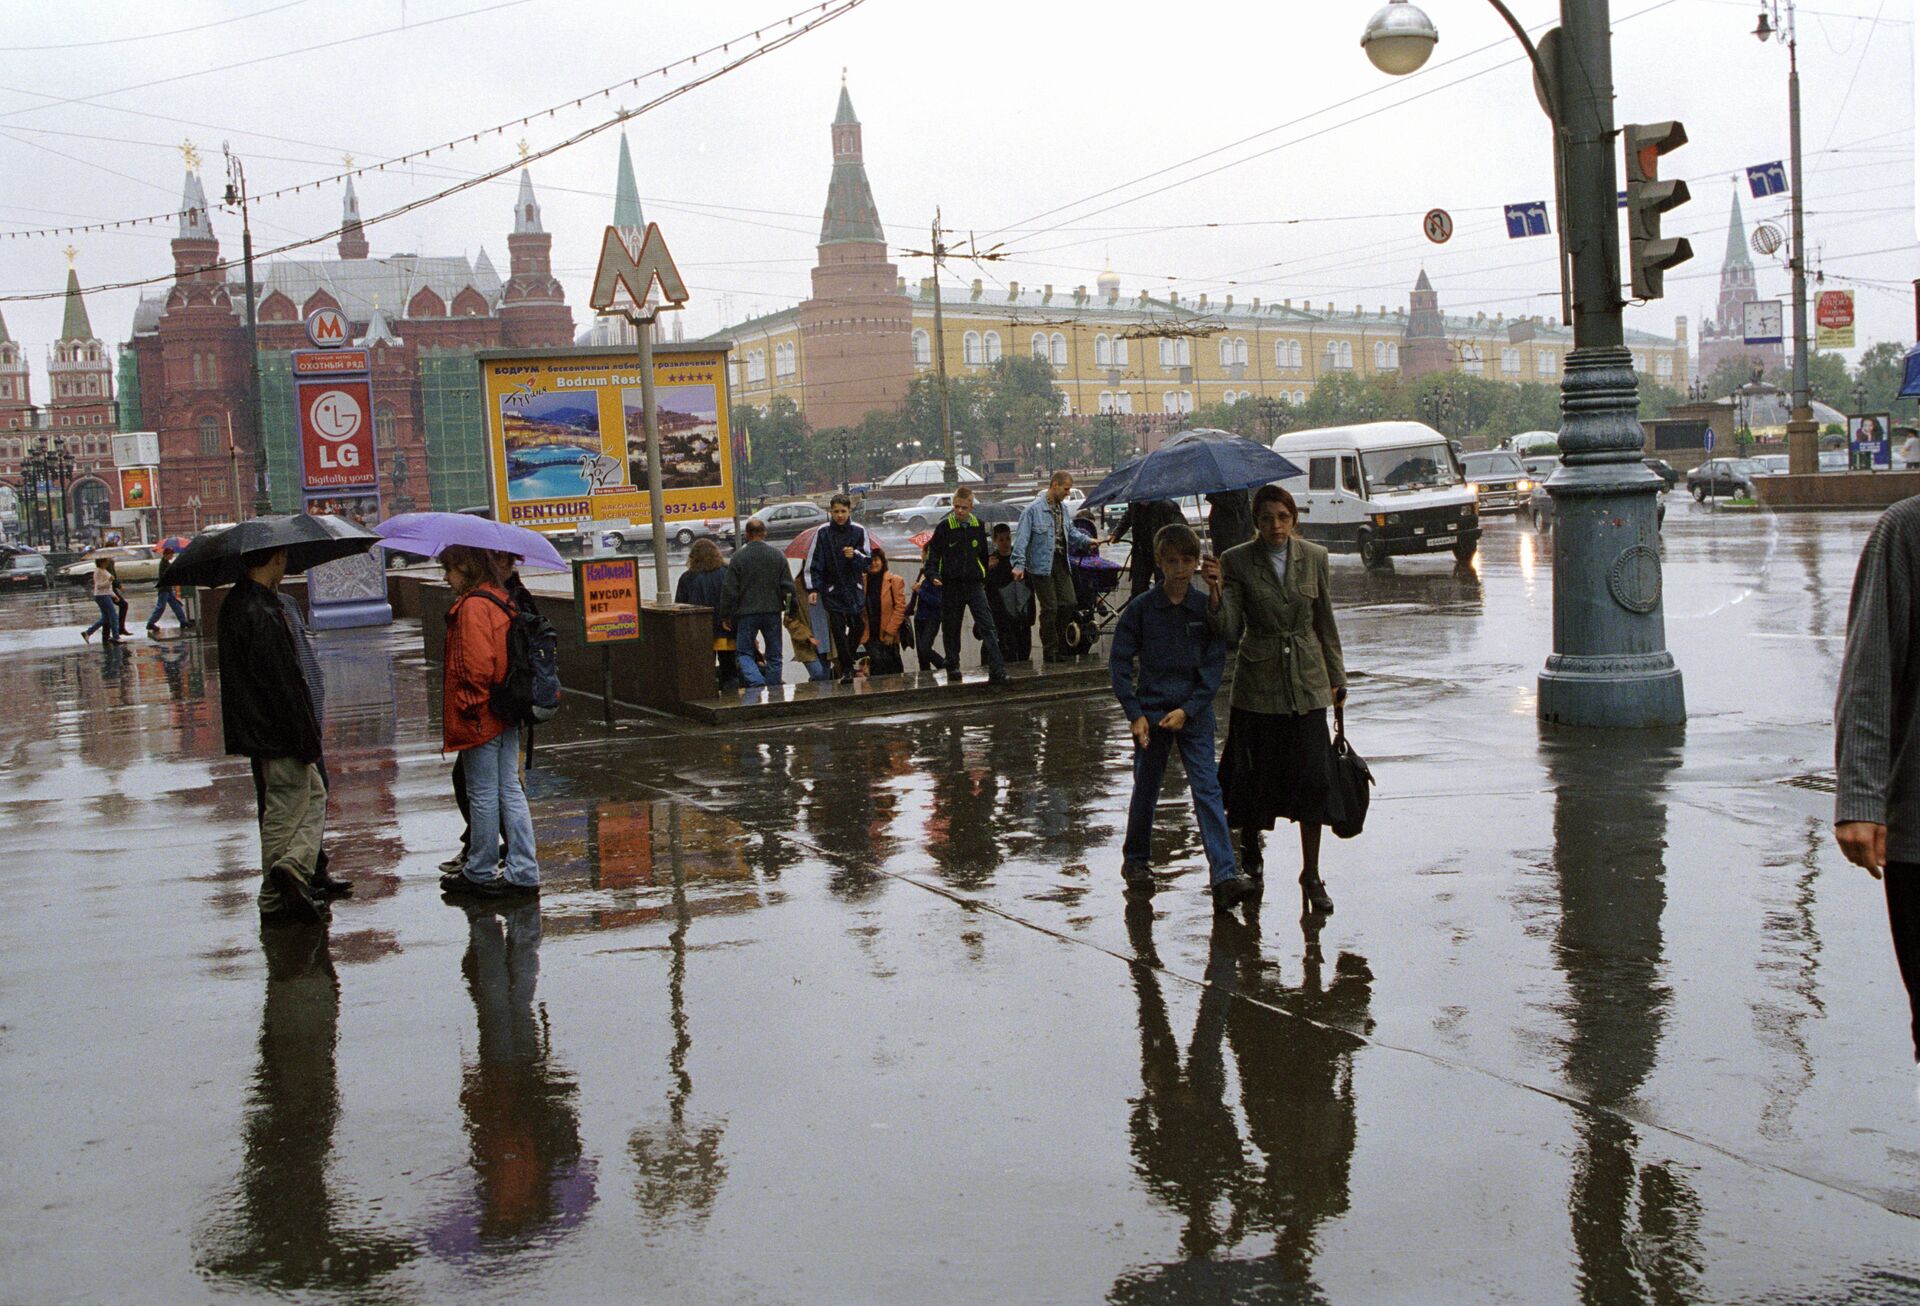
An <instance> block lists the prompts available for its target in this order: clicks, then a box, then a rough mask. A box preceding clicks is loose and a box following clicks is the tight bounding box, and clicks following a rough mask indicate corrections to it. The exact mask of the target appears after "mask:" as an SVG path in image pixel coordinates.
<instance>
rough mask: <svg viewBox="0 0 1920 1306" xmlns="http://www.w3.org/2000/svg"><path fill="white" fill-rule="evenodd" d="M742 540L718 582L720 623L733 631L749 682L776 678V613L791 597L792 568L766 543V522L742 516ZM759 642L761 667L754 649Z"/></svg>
mask: <svg viewBox="0 0 1920 1306" xmlns="http://www.w3.org/2000/svg"><path fill="white" fill-rule="evenodd" d="M745 530H746V534H747V542H746V543H745V544H742V545H741V546H740V547H739V548H738V549H737V550H735V552H734V555H733V560H732V561H731V562H729V563H727V578H726V580H725V581H723V582H722V583H721V586H720V609H719V615H720V624H721V625H723V626H725V627H726V628H727V629H728V630H731V631H732V632H733V641H734V649H735V654H734V655H735V656H736V657H737V658H739V660H740V679H741V681H742V682H743V683H744V684H745V685H746V686H747V687H748V688H749V689H752V688H754V687H756V686H762V685H777V684H779V683H780V614H781V613H783V612H785V611H786V610H787V607H788V605H790V604H791V603H792V602H793V573H792V572H791V571H790V570H788V568H787V560H786V558H785V556H784V555H782V554H781V552H780V550H778V549H776V548H774V547H773V546H772V545H771V544H768V543H767V524H766V523H765V522H763V521H761V520H760V519H759V518H758V517H751V518H749V519H748V520H747V524H746V527H745ZM756 648H764V650H765V651H764V653H762V654H761V656H762V657H764V658H765V659H766V669H765V670H762V669H761V665H760V662H759V660H758V659H757V658H756V657H755V649H756Z"/></svg>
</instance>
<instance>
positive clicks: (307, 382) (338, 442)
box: [293, 349, 378, 490]
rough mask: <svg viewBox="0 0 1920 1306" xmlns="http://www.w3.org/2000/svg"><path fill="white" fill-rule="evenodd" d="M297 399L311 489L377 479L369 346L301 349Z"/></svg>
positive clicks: (305, 479)
mask: <svg viewBox="0 0 1920 1306" xmlns="http://www.w3.org/2000/svg"><path fill="white" fill-rule="evenodd" d="M293 376H294V384H293V403H294V409H295V416H296V418H297V419H298V422H299V428H300V469H301V481H302V483H303V484H304V486H305V488H307V489H309V490H340V489H353V488H358V487H361V486H367V487H371V486H373V485H375V484H377V481H378V469H377V468H376V467H375V464H374V453H373V378H372V377H371V376H370V375H369V374H368V372H367V353H366V351H365V350H364V349H330V350H325V351H320V350H306V349H301V350H295V351H294V355H293Z"/></svg>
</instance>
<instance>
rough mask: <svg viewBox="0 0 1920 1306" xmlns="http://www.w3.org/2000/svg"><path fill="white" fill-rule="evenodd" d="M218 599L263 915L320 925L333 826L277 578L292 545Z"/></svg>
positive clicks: (228, 711)
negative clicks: (248, 769) (249, 781)
mask: <svg viewBox="0 0 1920 1306" xmlns="http://www.w3.org/2000/svg"><path fill="white" fill-rule="evenodd" d="M240 562H241V566H242V567H243V568H244V574H243V575H242V576H241V577H240V579H239V580H237V581H236V582H235V583H234V586H233V589H232V590H231V591H229V592H228V594H227V596H226V600H225V602H223V603H222V604H221V605H220V623H219V638H220V717H221V724H222V726H223V727H224V728H225V732H226V741H227V752H229V753H232V754H238V755H240V756H244V757H246V758H248V759H249V760H250V761H251V762H252V763H253V768H254V775H255V777H256V780H257V783H258V786H259V792H260V793H261V795H262V801H261V804H260V866H261V883H260V918H261V920H263V921H266V922H269V923H295V922H297V923H305V924H317V923H319V922H322V921H325V920H327V919H328V918H329V917H330V914H331V913H330V912H329V910H328V907H327V901H326V895H325V894H324V892H323V891H321V890H320V889H319V888H318V887H317V886H316V885H315V884H314V867H315V863H316V862H317V860H318V858H319V856H320V841H321V838H322V835H323V834H324V832H325V828H326V817H327V785H326V780H325V778H324V777H323V775H322V774H321V771H320V767H319V765H318V764H319V761H320V722H319V717H318V715H317V714H316V712H315V711H314V704H313V699H312V696H311V694H310V692H309V690H308V688H307V679H306V675H305V674H304V671H303V669H302V667H301V664H300V654H299V648H298V645H297V643H296V642H295V636H294V632H293V629H292V627H291V625H290V623H289V622H288V619H287V614H286V611H285V610H284V609H283V608H282V607H281V604H280V598H279V595H278V594H277V593H276V590H275V587H276V586H278V585H279V583H280V578H281V577H282V576H283V575H285V574H286V570H287V550H286V549H285V548H277V549H266V550H256V551H254V552H250V553H247V554H244V555H243V556H242V557H241V559H240Z"/></svg>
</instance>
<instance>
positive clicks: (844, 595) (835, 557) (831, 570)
mask: <svg viewBox="0 0 1920 1306" xmlns="http://www.w3.org/2000/svg"><path fill="white" fill-rule="evenodd" d="M827 512H828V516H829V520H828V521H827V523H826V525H824V526H820V527H818V528H816V529H815V531H814V534H813V544H812V546H811V547H810V548H809V549H808V552H807V590H808V594H807V602H808V603H810V604H817V605H818V606H820V607H822V608H824V609H826V613H827V631H828V634H829V637H830V638H831V639H832V641H833V660H834V664H835V667H836V668H837V670H838V671H839V673H840V683H841V684H843V685H851V684H852V683H853V663H854V650H855V642H854V636H855V634H856V633H857V632H858V631H859V629H860V621H861V618H862V617H863V616H864V615H865V613H866V610H867V567H868V566H869V565H870V564H871V563H872V561H873V540H872V538H871V537H870V536H869V535H868V534H867V528H866V527H864V526H859V525H856V524H855V523H854V522H853V521H852V520H851V518H852V516H853V500H851V499H849V498H848V497H847V496H846V495H844V494H836V495H834V496H833V499H832V500H831V502H830V503H829V504H828V507H827Z"/></svg>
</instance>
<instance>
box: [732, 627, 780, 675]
mask: <svg viewBox="0 0 1920 1306" xmlns="http://www.w3.org/2000/svg"><path fill="white" fill-rule="evenodd" d="M762 644H764V647H765V650H766V651H765V654H764V656H765V657H766V659H767V665H766V669H765V670H764V671H763V670H761V668H760V664H759V663H758V662H757V661H755V660H754V656H753V653H754V649H755V648H756V647H761V646H762ZM733 646H734V648H735V649H736V650H737V652H736V653H735V656H736V657H737V658H738V659H739V660H740V679H741V680H742V681H743V682H744V683H745V684H746V686H747V688H748V689H757V688H759V687H760V686H762V685H777V684H779V683H780V614H779V613H777V612H742V613H740V614H739V615H738V616H736V617H735V618H734V619H733Z"/></svg>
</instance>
